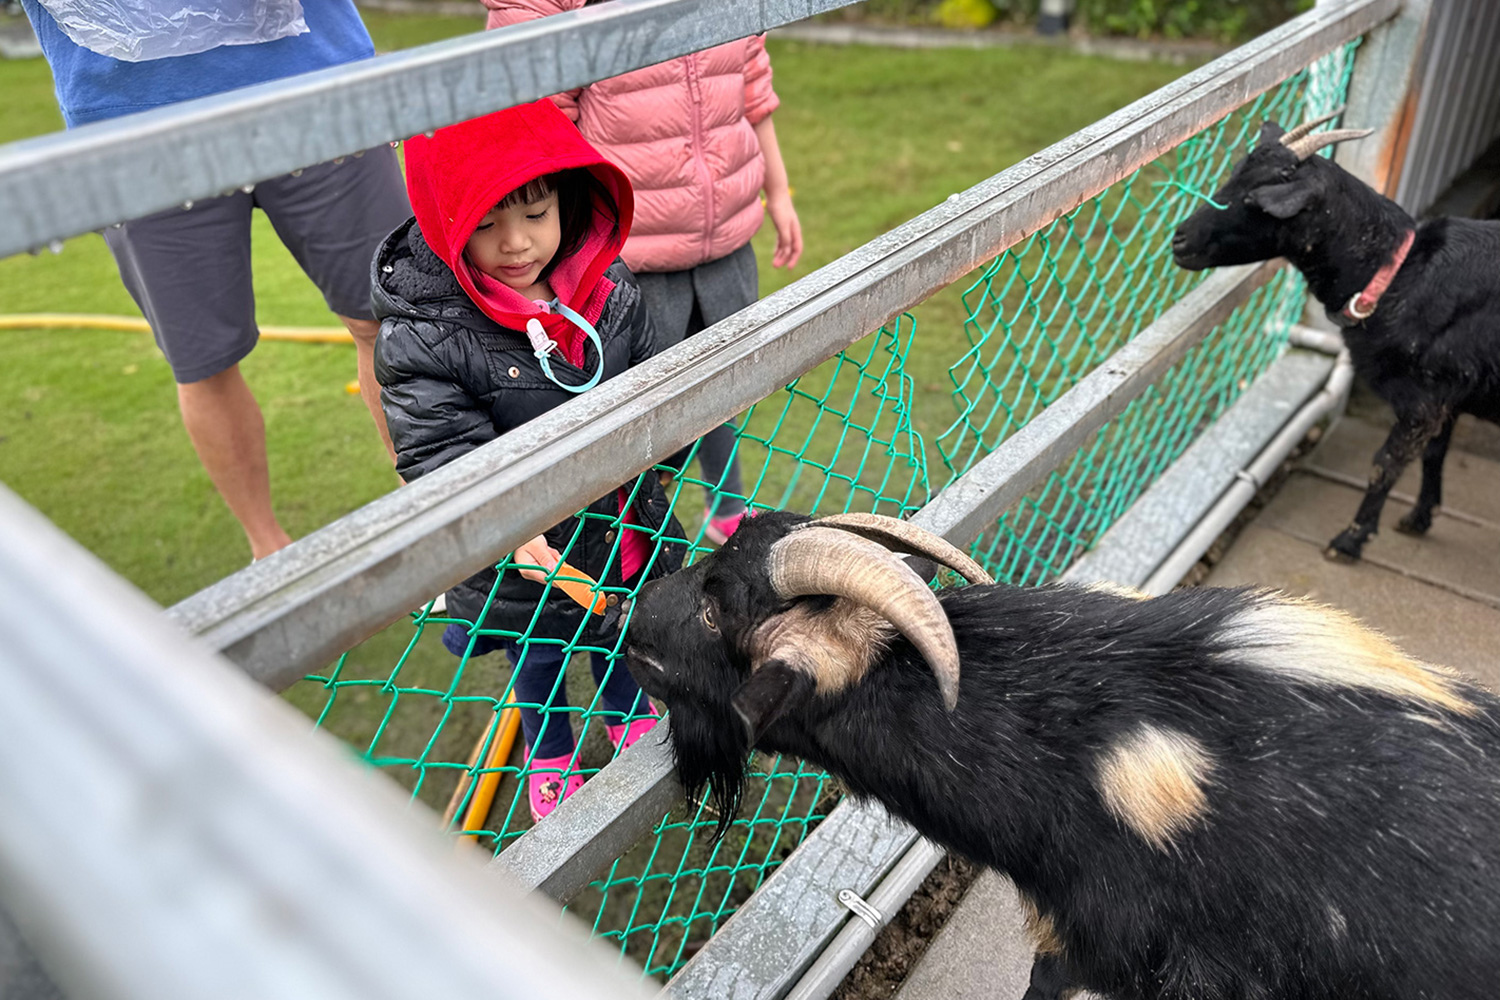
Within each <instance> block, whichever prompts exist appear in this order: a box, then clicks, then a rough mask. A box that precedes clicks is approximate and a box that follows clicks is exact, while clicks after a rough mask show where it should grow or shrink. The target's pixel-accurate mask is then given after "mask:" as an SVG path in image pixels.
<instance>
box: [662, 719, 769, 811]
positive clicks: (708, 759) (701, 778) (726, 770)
mask: <svg viewBox="0 0 1500 1000" xmlns="http://www.w3.org/2000/svg"><path fill="white" fill-rule="evenodd" d="M671 724H672V728H671V733H672V753H673V755H674V756H675V757H676V759H677V774H678V777H680V778H681V779H682V786H683V789H684V790H685V791H686V792H687V795H688V800H689V801H692V800H694V799H696V798H698V796H699V795H700V793H702V791H703V789H704V787H705V786H706V787H707V788H708V793H709V803H710V806H711V808H713V809H714V810H715V811H716V812H717V813H718V814H719V822H718V825H717V826H716V827H715V829H714V840H716V841H717V840H719V839H721V838H722V837H723V836H724V834H726V833H728V832H729V827H730V825H731V824H732V823H734V818H735V816H737V815H738V814H739V811H740V798H741V796H742V795H743V793H744V790H745V766H746V764H747V763H748V762H749V758H750V747H749V745H748V744H747V743H746V742H745V731H744V728H743V727H742V726H741V725H740V723H739V721H738V720H737V719H734V718H732V717H729V716H725V717H724V718H722V719H716V718H714V717H713V716H712V715H710V714H708V713H705V712H703V711H702V710H701V709H696V708H693V707H685V706H678V707H677V708H674V709H673V710H672V713H671Z"/></svg>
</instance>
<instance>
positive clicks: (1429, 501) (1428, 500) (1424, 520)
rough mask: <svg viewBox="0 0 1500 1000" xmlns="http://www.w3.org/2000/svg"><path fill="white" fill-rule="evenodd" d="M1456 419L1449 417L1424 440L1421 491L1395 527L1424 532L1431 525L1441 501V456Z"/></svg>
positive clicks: (1405, 531)
mask: <svg viewBox="0 0 1500 1000" xmlns="http://www.w3.org/2000/svg"><path fill="white" fill-rule="evenodd" d="M1457 422H1458V415H1457V414H1454V415H1453V416H1451V417H1449V418H1448V422H1447V423H1445V424H1443V429H1442V430H1440V431H1438V433H1437V437H1435V438H1433V439H1432V440H1431V441H1429V442H1427V450H1426V451H1424V452H1422V491H1421V492H1420V493H1419V494H1418V495H1417V505H1416V506H1415V507H1413V508H1412V509H1411V510H1410V511H1409V512H1408V513H1407V515H1406V516H1405V517H1403V518H1402V519H1401V520H1400V521H1397V522H1396V530H1397V531H1399V532H1402V533H1403V534H1407V535H1425V534H1427V529H1428V528H1430V527H1432V511H1433V508H1435V507H1437V506H1438V505H1440V504H1441V503H1442V502H1443V459H1444V458H1446V457H1447V456H1448V442H1449V441H1450V440H1452V438H1453V425H1454V424H1455V423H1457Z"/></svg>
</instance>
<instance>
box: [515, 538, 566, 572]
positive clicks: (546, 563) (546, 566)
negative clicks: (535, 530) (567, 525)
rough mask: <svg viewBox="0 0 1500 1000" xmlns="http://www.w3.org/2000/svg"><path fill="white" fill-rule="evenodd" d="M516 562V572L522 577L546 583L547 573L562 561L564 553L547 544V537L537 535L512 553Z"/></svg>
mask: <svg viewBox="0 0 1500 1000" xmlns="http://www.w3.org/2000/svg"><path fill="white" fill-rule="evenodd" d="M511 558H512V559H513V560H514V561H515V562H516V564H517V565H516V572H518V573H520V574H521V577H522V579H525V580H531V581H533V582H534V583H546V582H547V574H548V573H550V572H552V571H553V570H554V569H556V568H557V564H558V563H560V562H562V554H561V553H559V552H558V551H557V550H556V549H554V548H553V547H552V546H550V545H548V544H547V539H546V538H545V537H544V536H542V535H537V536H536V537H535V538H533V539H532V540H531V541H529V542H527V543H526V544H525V545H523V546H521V547H520V548H519V549H516V551H515V552H514V553H512V554H511ZM522 566H541V567H543V568H542V569H522V568H521V567H522Z"/></svg>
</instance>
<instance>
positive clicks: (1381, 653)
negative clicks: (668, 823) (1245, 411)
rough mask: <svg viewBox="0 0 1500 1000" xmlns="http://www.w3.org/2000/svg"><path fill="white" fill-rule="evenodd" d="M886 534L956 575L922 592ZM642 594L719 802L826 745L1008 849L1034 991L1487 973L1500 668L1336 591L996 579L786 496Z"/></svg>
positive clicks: (896, 802) (1316, 994) (893, 531)
mask: <svg viewBox="0 0 1500 1000" xmlns="http://www.w3.org/2000/svg"><path fill="white" fill-rule="evenodd" d="M898 552H901V553H909V554H915V555H917V556H918V557H919V558H918V559H917V560H916V561H915V564H917V565H921V564H922V563H923V562H924V561H930V563H928V565H929V566H930V565H931V563H940V564H943V565H946V566H948V567H950V568H952V569H953V570H955V571H956V572H958V573H959V574H960V575H962V576H964V577H965V578H967V579H968V580H969V581H970V583H971V584H972V585H971V586H967V587H963V588H955V589H948V590H944V591H941V592H937V593H934V592H933V591H932V590H931V589H930V588H929V586H928V585H927V584H926V583H924V581H923V579H922V576H921V575H919V574H918V573H917V572H914V570H913V569H912V565H913V563H911V562H908V561H907V560H906V558H905V557H903V556H902V555H898V554H897V553H898ZM931 568H932V569H934V570H935V567H931ZM926 575H931V574H926ZM630 616H631V620H632V621H631V626H630V631H629V636H628V639H627V642H626V657H627V663H628V664H629V666H630V670H631V672H632V674H633V675H634V676H635V677H636V679H637V680H638V681H639V682H640V685H641V687H642V688H644V689H645V690H646V691H647V692H648V693H649V694H651V695H652V696H653V697H656V698H658V699H660V700H661V701H662V702H664V703H665V704H666V706H667V708H668V709H670V711H671V715H670V719H671V734H672V741H673V744H674V750H675V753H676V756H677V763H678V767H679V771H680V774H681V776H682V779H683V783H684V784H685V785H686V786H687V787H688V788H689V789H690V790H693V791H697V790H700V789H702V788H703V786H704V785H705V784H706V785H707V786H708V787H709V789H710V790H711V792H712V795H713V797H714V800H715V802H716V805H717V807H718V808H719V810H720V823H721V830H722V827H723V826H724V825H726V824H727V823H729V822H730V821H731V820H732V819H733V817H734V815H735V813H736V811H737V810H738V803H739V796H740V790H741V787H742V785H743V782H744V773H745V771H744V769H745V765H746V762H747V757H748V754H749V750H750V748H751V747H752V746H755V747H758V748H760V749H762V750H766V751H771V752H780V753H788V754H794V755H796V756H799V757H802V758H804V759H805V760H808V761H810V762H812V763H814V764H817V765H819V766H821V767H824V768H826V769H827V770H829V771H831V772H832V773H833V774H835V775H836V776H838V777H839V778H840V779H842V780H843V782H844V783H845V784H846V785H847V787H848V788H849V789H850V791H851V792H852V793H853V794H855V795H857V796H861V797H866V798H872V799H876V800H878V801H879V802H881V803H882V804H883V805H884V806H885V807H886V808H887V809H888V810H890V811H891V812H892V813H893V814H895V815H897V816H900V817H902V818H903V819H905V820H907V821H908V822H910V823H911V824H912V825H913V826H915V827H916V828H917V829H918V830H919V831H921V832H922V834H924V835H925V836H927V837H929V838H931V839H932V840H934V841H935V842H937V843H939V844H942V845H945V846H946V847H948V848H950V849H952V850H954V851H957V852H958V853H960V854H962V855H965V856H967V857H969V858H972V859H973V860H975V861H976V862H979V863H981V864H984V865H988V866H990V867H992V868H995V869H997V870H998V871H1000V872H1003V873H1004V874H1006V875H1008V876H1010V878H1011V879H1012V880H1013V881H1014V882H1015V884H1016V887H1017V888H1018V889H1019V890H1020V892H1021V894H1022V897H1023V899H1024V900H1025V901H1026V902H1027V904H1028V905H1029V907H1030V908H1031V911H1032V916H1033V919H1032V921H1031V927H1032V931H1033V936H1034V938H1035V941H1036V947H1037V958H1036V961H1035V964H1034V965H1033V969H1032V986H1031V989H1030V990H1029V991H1028V993H1027V998H1028V1000H1055V998H1059V997H1063V996H1067V995H1068V994H1069V993H1070V992H1071V991H1073V990H1076V989H1079V988H1088V989H1092V990H1095V991H1097V992H1099V993H1101V994H1104V995H1105V996H1109V997H1113V998H1116V1000H1148V998H1149V1000H1190V998H1191V1000H1332V998H1339V1000H1413V998H1420V997H1427V998H1433V1000H1439V998H1441V1000H1481V998H1482V1000H1489V998H1491V997H1492V996H1493V995H1494V993H1495V990H1496V988H1497V984H1500V700H1497V699H1496V698H1495V697H1493V696H1492V695H1491V694H1489V693H1488V692H1486V691H1483V690H1481V689H1480V688H1478V687H1476V686H1475V685H1473V684H1471V683H1469V682H1467V681H1465V680H1463V679H1461V678H1459V677H1458V676H1456V675H1453V674H1450V673H1447V672H1444V671H1442V670H1440V669H1437V668H1434V667H1429V666H1427V665H1425V664H1422V663H1419V662H1416V661H1414V660H1412V659H1410V658H1408V657H1407V656H1405V655H1403V654H1402V653H1401V652H1400V651H1399V650H1398V649H1396V648H1395V647H1394V646H1393V645H1392V644H1391V643H1390V642H1389V641H1387V640H1386V639H1385V638H1383V637H1382V636H1380V635H1377V634H1375V633H1373V632H1370V631H1367V630H1365V629H1363V628H1361V627H1360V626H1359V625H1358V624H1356V623H1355V622H1354V621H1353V620H1352V619H1350V618H1349V617H1347V616H1345V615H1343V614H1342V613H1340V612H1337V611H1334V610H1332V609H1329V608H1325V607H1321V606H1318V605H1315V604H1311V603H1307V602H1305V601H1299V600H1293V599H1291V598H1288V597H1285V596H1281V595H1277V594H1274V593H1270V592H1265V591H1253V590H1224V589H1212V588H1200V589H1192V590H1183V591H1178V592H1176V593H1172V594H1169V595H1166V596H1164V597H1157V598H1152V599H1147V598H1145V597H1144V595H1141V594H1139V593H1136V592H1133V591H1127V590H1123V589H1111V588H1099V587H1093V588H1085V587H1077V586H1048V587H1040V588H1021V587H1011V586H1005V585H999V584H994V583H991V582H989V577H988V576H986V575H985V573H984V571H983V570H982V569H980V567H979V566H978V565H976V564H975V563H974V562H973V561H972V560H970V559H969V558H968V557H967V556H965V555H964V554H963V553H961V552H959V551H958V550H957V549H955V548H953V547H952V546H951V545H949V544H948V543H946V542H945V541H943V540H942V539H940V538H936V537H935V536H932V535H930V534H928V533H926V532H923V531H921V530H920V529H917V528H916V527H914V526H913V525H911V524H909V523H907V522H904V521H898V520H895V519H892V518H885V517H878V516H876V515H871V514H844V515H837V516H834V517H828V518H823V519H821V520H817V521H810V520H809V519H808V518H806V517H803V516H801V515H796V514H789V513H780V512H778V513H770V514H765V515H762V516H760V517H756V518H754V519H751V520H747V521H746V522H745V523H744V524H743V525H742V526H741V527H740V530H739V531H738V532H737V533H736V534H735V535H734V537H733V538H731V539H730V541H729V543H728V544H727V545H726V546H725V547H723V548H721V549H719V550H718V551H717V552H715V553H714V554H713V555H711V556H709V557H707V558H706V559H704V560H702V561H701V562H699V563H697V564H696V565H694V566H692V567H690V568H688V569H684V570H682V571H680V572H678V573H676V574H674V575H673V576H671V577H668V578H666V579H664V580H660V581H657V582H654V583H650V584H647V585H646V586H645V587H644V588H642V590H641V593H640V595H639V597H638V598H637V600H636V602H635V604H634V606H633V607H632V608H631V609H630ZM960 668H961V671H960ZM934 678H936V682H935V683H934Z"/></svg>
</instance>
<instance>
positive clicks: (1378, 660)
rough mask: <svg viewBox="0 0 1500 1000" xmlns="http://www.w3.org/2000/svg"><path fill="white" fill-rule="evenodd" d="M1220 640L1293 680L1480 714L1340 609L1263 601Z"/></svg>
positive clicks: (1441, 678) (1447, 680) (1243, 658)
mask: <svg viewBox="0 0 1500 1000" xmlns="http://www.w3.org/2000/svg"><path fill="white" fill-rule="evenodd" d="M1219 638H1220V639H1221V640H1222V641H1223V642H1224V643H1225V645H1226V646H1228V647H1229V650H1228V651H1227V652H1226V653H1225V654H1224V656H1225V657H1226V658H1229V659H1232V660H1234V661H1235V662H1238V663H1243V664H1245V665H1246V666H1250V667H1254V668H1256V669H1258V670H1264V671H1266V672H1267V673H1272V674H1276V675H1278V676H1281V677H1285V678H1287V679H1288V680H1292V681H1301V682H1303V683H1306V684H1315V685H1320V686H1323V687H1352V688H1368V689H1370V690H1373V691H1380V692H1382V693H1384V694H1388V695H1391V696H1393V697H1396V698H1404V699H1407V700H1409V701H1418V702H1425V703H1426V704H1428V705H1436V706H1439V707H1441V708H1445V709H1447V710H1448V711H1450V712H1457V713H1459V714H1460V715H1473V714H1474V712H1475V711H1476V709H1475V707H1474V705H1473V704H1472V703H1471V702H1469V701H1467V700H1466V699H1464V698H1463V697H1462V695H1461V694H1460V693H1459V691H1458V689H1457V686H1456V685H1455V683H1454V678H1453V677H1452V676H1450V675H1448V674H1447V673H1446V672H1444V671H1442V670H1441V668H1439V667H1434V666H1432V665H1430V664H1426V663H1422V662H1420V661H1418V660H1414V659H1412V658H1411V657H1409V656H1407V655H1406V654H1405V653H1403V652H1401V650H1400V649H1398V648H1396V645H1395V644H1394V643H1392V642H1391V641H1390V640H1389V639H1387V638H1386V637H1385V636H1383V635H1381V634H1380V633H1379V632H1375V631H1373V630H1371V629H1368V628H1365V627H1364V626H1362V625H1360V624H1359V622H1357V621H1355V620H1354V618H1353V617H1351V616H1349V615H1347V614H1345V613H1344V612H1342V611H1339V610H1338V609H1337V608H1330V607H1328V606H1326V605H1322V604H1316V603H1314V602H1312V601H1306V600H1301V599H1298V598H1292V597H1287V596H1286V595H1284V594H1273V593H1270V592H1265V593H1260V594H1256V595H1254V596H1253V597H1252V598H1251V599H1250V604H1249V605H1248V606H1247V607H1246V608H1245V610H1243V611H1241V612H1240V613H1239V614H1237V615H1235V616H1234V617H1233V618H1231V619H1230V620H1229V622H1228V623H1227V624H1226V625H1225V626H1224V628H1223V630H1222V631H1221V632H1220V633H1219Z"/></svg>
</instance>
